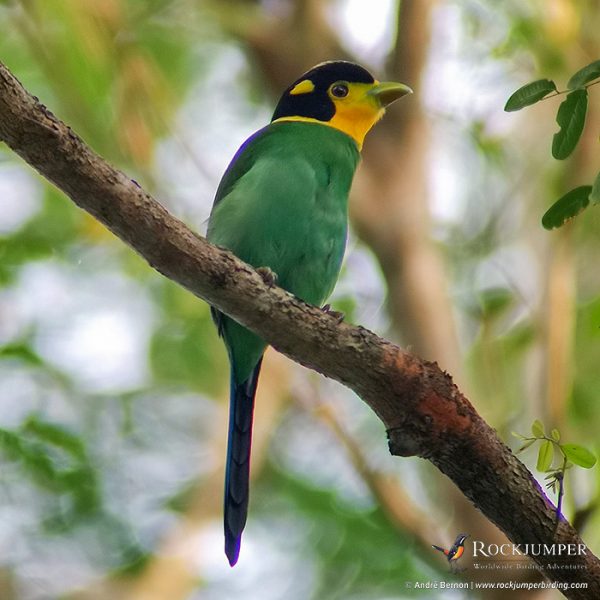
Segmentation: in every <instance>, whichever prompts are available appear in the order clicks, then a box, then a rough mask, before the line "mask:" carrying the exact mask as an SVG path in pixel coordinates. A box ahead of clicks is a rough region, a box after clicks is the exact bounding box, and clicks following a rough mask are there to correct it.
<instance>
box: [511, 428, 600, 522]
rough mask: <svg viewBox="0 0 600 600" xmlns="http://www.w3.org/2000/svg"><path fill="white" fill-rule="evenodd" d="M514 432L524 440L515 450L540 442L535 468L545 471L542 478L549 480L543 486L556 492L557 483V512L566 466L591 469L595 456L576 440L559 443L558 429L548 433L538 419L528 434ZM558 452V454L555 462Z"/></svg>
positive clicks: (562, 491) (559, 505) (522, 449)
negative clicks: (575, 441) (573, 442)
mask: <svg viewBox="0 0 600 600" xmlns="http://www.w3.org/2000/svg"><path fill="white" fill-rule="evenodd" d="M513 435H514V436H515V437H518V438H519V439H521V440H522V441H523V444H522V445H521V447H520V448H519V449H518V450H517V454H518V453H520V452H523V451H524V450H527V448H529V447H531V446H533V445H534V444H535V443H537V442H539V448H538V456H537V463H536V469H537V470H538V471H540V472H541V473H547V475H546V477H545V478H544V479H545V480H546V481H547V482H548V483H547V484H546V487H548V488H549V489H551V490H552V491H553V492H556V488H557V487H558V503H557V514H560V510H561V504H562V498H563V494H564V477H565V473H566V471H567V469H570V468H572V467H573V466H574V465H577V466H578V467H583V468H584V469H591V468H592V467H593V466H594V465H595V464H596V456H595V455H594V453H593V452H591V451H590V450H588V449H587V448H585V447H584V446H581V445H579V444H570V443H569V444H562V443H561V442H560V440H561V435H560V432H559V431H558V429H552V431H551V432H550V434H549V435H548V434H547V433H546V431H545V430H544V425H543V424H542V422H541V421H540V420H538V419H536V420H535V421H534V422H533V423H532V425H531V436H529V437H527V436H523V435H521V434H519V433H515V432H513ZM557 456H558V457H559V462H558V464H556V463H555V458H556V457H557Z"/></svg>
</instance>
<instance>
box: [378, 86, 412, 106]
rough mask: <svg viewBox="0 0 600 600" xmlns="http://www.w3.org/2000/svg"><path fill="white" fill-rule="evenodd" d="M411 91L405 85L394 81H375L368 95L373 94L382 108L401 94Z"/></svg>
mask: <svg viewBox="0 0 600 600" xmlns="http://www.w3.org/2000/svg"><path fill="white" fill-rule="evenodd" d="M412 93H413V91H412V90H411V89H410V88H409V87H408V86H407V85H404V84H403V83H396V82H394V81H384V82H382V83H376V84H375V85H374V86H373V87H372V88H371V89H370V90H369V92H368V94H369V96H374V97H375V98H376V99H377V101H378V102H379V104H381V106H382V107H383V108H385V107H386V106H389V105H390V104H391V103H392V102H395V101H396V100H398V99H399V98H402V96H406V95H407V94H412Z"/></svg>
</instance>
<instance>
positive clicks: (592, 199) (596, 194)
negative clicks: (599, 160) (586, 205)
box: [590, 173, 600, 204]
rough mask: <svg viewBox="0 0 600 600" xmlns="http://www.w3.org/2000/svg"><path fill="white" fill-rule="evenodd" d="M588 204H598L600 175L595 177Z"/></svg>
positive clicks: (599, 201) (599, 200)
mask: <svg viewBox="0 0 600 600" xmlns="http://www.w3.org/2000/svg"><path fill="white" fill-rule="evenodd" d="M590 204H600V173H598V175H596V179H595V180H594V185H593V186H592V191H591V192H590Z"/></svg>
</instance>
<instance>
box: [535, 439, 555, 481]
mask: <svg viewBox="0 0 600 600" xmlns="http://www.w3.org/2000/svg"><path fill="white" fill-rule="evenodd" d="M553 458H554V444H553V443H552V442H551V441H550V440H544V441H543V442H542V444H541V446H540V450H539V452H538V459H537V465H536V468H537V470H538V471H541V472H542V473H544V472H546V471H547V470H548V469H549V468H550V467H551V466H552V460H553Z"/></svg>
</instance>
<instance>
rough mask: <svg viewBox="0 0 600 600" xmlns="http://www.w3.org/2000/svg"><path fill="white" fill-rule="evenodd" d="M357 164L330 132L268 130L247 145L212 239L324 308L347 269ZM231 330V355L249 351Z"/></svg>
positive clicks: (349, 144)
mask: <svg viewBox="0 0 600 600" xmlns="http://www.w3.org/2000/svg"><path fill="white" fill-rule="evenodd" d="M358 160H359V152H358V148H357V146H356V143H355V142H354V141H353V140H352V138H350V137H349V136H347V135H346V134H344V133H342V132H340V131H338V130H336V129H333V128H331V127H328V126H326V125H319V124H316V123H304V122H281V123H275V124H271V125H269V126H267V127H265V128H264V129H262V130H260V131H259V132H257V133H256V134H255V135H254V136H252V137H251V138H250V139H249V140H248V141H247V142H245V143H244V145H243V146H242V147H241V148H240V150H239V151H238V153H237V154H236V156H235V157H234V159H233V161H232V162H231V165H230V166H229V168H228V169H227V171H226V173H225V175H224V177H223V180H222V181H221V184H220V186H219V189H218V190H217V196H216V200H215V205H214V207H213V211H212V213H211V217H210V221H209V227H208V239H209V240H210V241H211V242H213V243H215V244H218V245H221V246H224V247H226V248H229V249H230V250H232V251H233V252H234V253H235V254H236V255H237V256H239V257H240V258H241V259H242V260H244V261H246V262H248V263H249V264H251V265H252V266H254V267H263V266H266V267H269V268H270V269H271V270H273V271H274V272H275V273H276V274H277V276H278V285H280V286H281V287H283V288H285V289H287V290H288V291H290V292H292V293H293V294H294V295H296V296H298V297H299V298H302V299H303V300H305V301H306V302H309V303H311V304H316V305H322V304H323V303H324V302H325V300H326V299H327V297H328V296H329V295H330V294H331V292H332V290H333V287H334V285H335V282H336V280H337V277H338V274H339V271H340V267H341V263H342V258H343V254H344V249H345V245H346V236H347V222H348V216H347V214H348V208H347V205H348V193H349V191H350V186H351V183H352V178H353V176H354V172H355V169H356V166H357V164H358ZM229 329H230V334H229V335H228V333H227V328H225V331H224V334H225V337H226V341H227V342H228V344H229V345H230V352H231V351H232V350H233V351H234V353H236V350H235V346H237V345H244V346H245V347H247V346H248V340H247V339H245V340H244V342H243V344H241V341H240V344H237V343H236V340H235V339H234V338H236V337H240V336H239V335H238V334H237V333H236V332H235V330H236V329H237V328H231V327H229ZM228 337H229V338H230V339H229V340H228V339H227V338H228ZM243 337H244V338H246V336H245V335H244V336H243ZM232 346H233V347H234V348H232ZM257 347H258V346H257ZM263 349H264V344H263ZM261 352H262V350H261ZM237 360H239V359H237ZM250 362H251V361H250ZM244 370H246V369H244Z"/></svg>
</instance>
